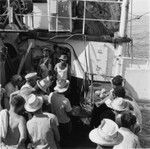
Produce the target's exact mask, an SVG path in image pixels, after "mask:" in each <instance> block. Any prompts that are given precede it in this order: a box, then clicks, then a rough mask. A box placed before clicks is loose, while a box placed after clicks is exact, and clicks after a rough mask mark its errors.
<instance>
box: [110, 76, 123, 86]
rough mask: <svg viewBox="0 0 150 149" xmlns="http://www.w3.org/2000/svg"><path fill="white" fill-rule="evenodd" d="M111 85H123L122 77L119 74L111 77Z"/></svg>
mask: <svg viewBox="0 0 150 149" xmlns="http://www.w3.org/2000/svg"><path fill="white" fill-rule="evenodd" d="M112 85H113V87H114V88H115V87H116V86H122V85H123V77H122V76H120V75H117V76H115V77H114V78H113V79H112Z"/></svg>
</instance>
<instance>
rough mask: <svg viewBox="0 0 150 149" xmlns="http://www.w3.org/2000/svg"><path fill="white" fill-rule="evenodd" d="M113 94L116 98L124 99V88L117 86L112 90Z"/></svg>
mask: <svg viewBox="0 0 150 149" xmlns="http://www.w3.org/2000/svg"><path fill="white" fill-rule="evenodd" d="M113 94H114V95H115V96H116V97H122V98H125V94H126V91H125V89H124V87H122V86H117V87H116V88H114V90H113Z"/></svg>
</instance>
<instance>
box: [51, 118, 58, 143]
mask: <svg viewBox="0 0 150 149" xmlns="http://www.w3.org/2000/svg"><path fill="white" fill-rule="evenodd" d="M56 119H57V118H56ZM56 119H55V118H51V119H50V124H51V127H52V130H53V133H54V138H55V141H56V143H58V142H59V141H60V134H59V130H58V127H57V125H58V124H57V122H56Z"/></svg>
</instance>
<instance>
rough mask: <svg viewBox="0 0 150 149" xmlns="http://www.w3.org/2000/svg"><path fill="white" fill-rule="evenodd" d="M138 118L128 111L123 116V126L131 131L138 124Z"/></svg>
mask: <svg viewBox="0 0 150 149" xmlns="http://www.w3.org/2000/svg"><path fill="white" fill-rule="evenodd" d="M136 121H137V119H136V116H135V115H133V113H132V112H129V111H126V112H124V113H123V114H122V115H121V126H122V127H125V128H128V129H131V127H133V126H134V125H135V123H136Z"/></svg>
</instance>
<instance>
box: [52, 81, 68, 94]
mask: <svg viewBox="0 0 150 149" xmlns="http://www.w3.org/2000/svg"><path fill="white" fill-rule="evenodd" d="M69 83H70V82H69V80H64V79H61V80H58V81H57V84H56V86H55V87H54V90H55V91H57V92H59V93H63V92H65V91H67V90H68V87H69Z"/></svg>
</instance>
